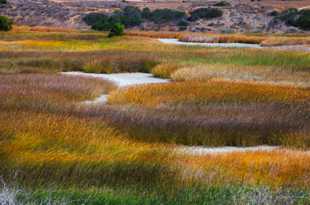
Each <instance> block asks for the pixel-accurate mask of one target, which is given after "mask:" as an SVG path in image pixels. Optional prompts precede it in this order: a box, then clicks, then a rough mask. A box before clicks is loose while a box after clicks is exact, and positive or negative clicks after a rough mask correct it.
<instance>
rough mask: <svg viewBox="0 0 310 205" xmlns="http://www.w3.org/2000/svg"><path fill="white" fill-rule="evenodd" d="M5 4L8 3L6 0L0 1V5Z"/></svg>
mask: <svg viewBox="0 0 310 205" xmlns="http://www.w3.org/2000/svg"><path fill="white" fill-rule="evenodd" d="M6 3H8V2H7V0H0V5H1V4H6Z"/></svg>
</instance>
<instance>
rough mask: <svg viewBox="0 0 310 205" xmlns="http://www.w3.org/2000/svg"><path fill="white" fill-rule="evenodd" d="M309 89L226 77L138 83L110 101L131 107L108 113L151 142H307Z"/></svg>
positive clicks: (304, 143)
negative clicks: (148, 83) (117, 112)
mask: <svg viewBox="0 0 310 205" xmlns="http://www.w3.org/2000/svg"><path fill="white" fill-rule="evenodd" d="M308 91H309V90H308V89H300V88H294V87H287V86H286V87H281V86H280V87H279V86H272V85H258V84H249V83H236V82H223V81H209V82H193V81H187V82H179V83H170V84H159V85H146V86H138V87H131V88H127V89H123V90H119V91H116V92H112V94H111V95H110V97H109V101H108V102H109V104H110V105H118V106H127V110H126V109H125V110H126V111H123V112H122V111H120V112H119V114H114V115H112V116H109V117H108V118H109V119H112V122H113V123H114V124H118V125H119V127H121V129H125V130H126V131H127V132H128V133H130V136H131V137H133V138H135V139H139V140H148V141H150V142H166V143H167V142H168V143H177V144H186V145H206V146H252V145H260V144H270V145H285V146H296V147H307V146H308V144H309V143H308V140H307V139H308V137H307V136H309V126H308V125H307V121H308V118H309V112H308V107H309V104H308V103H307V102H308V100H309V99H308V98H309V92H308ZM139 107H140V108H139ZM141 107H142V108H141ZM123 110H124V109H123ZM99 113H100V112H99ZM293 133H295V134H296V137H295V138H294V139H295V142H294V140H289V138H290V137H289V136H294V134H293ZM298 133H300V134H298ZM301 133H304V134H301ZM297 136H299V137H297ZM301 136H303V137H301Z"/></svg>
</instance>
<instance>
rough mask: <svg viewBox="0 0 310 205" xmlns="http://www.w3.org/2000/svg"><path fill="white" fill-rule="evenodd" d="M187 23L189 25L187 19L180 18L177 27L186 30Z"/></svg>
mask: <svg viewBox="0 0 310 205" xmlns="http://www.w3.org/2000/svg"><path fill="white" fill-rule="evenodd" d="M188 25H189V23H188V21H186V20H184V19H182V20H181V21H179V22H178V27H179V30H180V31H184V30H186V29H187V27H188Z"/></svg>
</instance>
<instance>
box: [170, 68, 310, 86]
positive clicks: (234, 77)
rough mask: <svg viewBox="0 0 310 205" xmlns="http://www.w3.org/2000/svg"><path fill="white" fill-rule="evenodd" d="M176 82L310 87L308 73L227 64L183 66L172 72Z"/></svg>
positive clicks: (309, 75) (171, 74)
mask: <svg viewBox="0 0 310 205" xmlns="http://www.w3.org/2000/svg"><path fill="white" fill-rule="evenodd" d="M169 74H170V78H171V79H173V80H175V81H209V80H214V79H222V80H228V81H249V82H251V81H252V82H253V83H255V82H256V83H263V84H275V85H292V86H300V87H310V84H309V82H308V79H309V77H310V74H309V73H308V72H301V71H300V72H288V71H285V70H283V69H282V70H281V69H278V68H276V67H274V66H241V65H225V64H222V65H221V64H201V65H197V66H183V68H180V69H178V70H174V71H172V70H171V71H170V72H169Z"/></svg>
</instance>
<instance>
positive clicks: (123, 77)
mask: <svg viewBox="0 0 310 205" xmlns="http://www.w3.org/2000/svg"><path fill="white" fill-rule="evenodd" d="M63 74H65V75H71V76H83V77H90V78H99V79H103V80H108V81H111V82H113V83H115V84H116V85H117V86H118V87H119V88H120V89H121V88H125V87H128V86H135V85H142V84H152V83H168V82H169V80H166V79H160V78H155V77H153V76H152V74H148V73H116V74H94V73H82V72H64V73H63ZM107 98H108V95H106V94H103V95H101V96H99V97H98V98H96V99H94V100H88V101H84V102H82V104H83V105H87V106H89V105H91V106H93V105H101V104H105V103H106V102H107ZM278 148H279V147H277V146H255V147H201V146H177V147H176V148H175V151H176V152H177V153H179V154H186V155H193V156H203V155H208V154H225V153H231V152H254V151H272V150H275V149H278Z"/></svg>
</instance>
